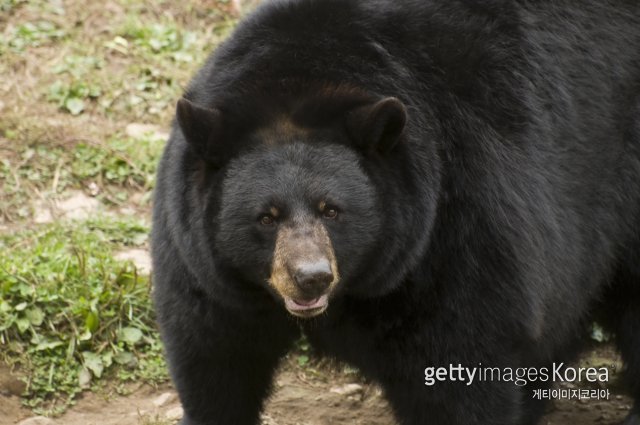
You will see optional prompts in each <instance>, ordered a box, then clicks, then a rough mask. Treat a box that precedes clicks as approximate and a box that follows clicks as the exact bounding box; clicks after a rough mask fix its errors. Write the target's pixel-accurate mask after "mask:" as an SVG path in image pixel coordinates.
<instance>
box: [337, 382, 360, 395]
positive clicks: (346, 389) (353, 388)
mask: <svg viewBox="0 0 640 425" xmlns="http://www.w3.org/2000/svg"><path fill="white" fill-rule="evenodd" d="M362 390H363V388H362V385H360V384H346V385H343V386H341V387H333V388H331V389H330V390H329V391H331V392H332V393H336V394H340V395H344V396H350V395H352V394H356V393H359V392H362Z"/></svg>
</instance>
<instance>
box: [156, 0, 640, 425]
mask: <svg viewBox="0 0 640 425" xmlns="http://www.w3.org/2000/svg"><path fill="white" fill-rule="evenodd" d="M388 97H392V98H396V99H398V100H399V101H400V102H402V104H400V106H399V107H396V106H393V107H392V108H391V109H389V110H387V109H384V110H383V112H384V113H380V117H381V119H382V120H384V123H385V124H384V125H382V124H380V123H379V120H368V121H367V119H368V118H366V117H367V116H368V117H370V116H371V115H366V114H365V115H366V116H365V115H362V113H361V112H358V111H362V110H363V109H359V108H365V109H364V110H366V108H367V105H374V104H375V103H376V102H379V101H384V100H383V99H385V98H388ZM185 98H186V99H188V100H189V101H190V102H191V103H190V104H189V103H184V101H183V103H182V106H181V108H183V110H182V111H181V109H179V110H178V112H179V118H180V119H181V120H182V121H184V122H182V121H181V122H180V125H178V124H177V123H176V124H175V125H174V128H173V132H172V135H171V138H170V140H169V144H168V146H167V148H166V152H165V155H164V157H163V159H162V163H161V166H160V171H159V175H158V183H157V189H156V198H155V205H154V229H153V260H154V282H155V299H156V307H157V311H158V320H159V323H160V326H161V330H162V335H163V338H164V342H165V344H166V351H167V357H168V360H169V364H170V366H171V371H172V374H173V377H174V380H175V384H176V386H177V389H178V391H179V393H180V397H181V400H182V402H183V405H184V408H185V418H184V419H183V422H182V423H183V424H184V425H196V424H198V425H204V424H229V425H231V424H233V425H243V424H257V423H258V414H259V411H260V409H261V406H262V403H263V400H264V399H265V397H266V396H267V395H268V393H269V388H270V385H271V379H272V375H273V373H274V371H275V369H276V367H277V365H278V362H279V359H280V358H281V357H282V356H283V355H284V354H285V353H286V352H287V350H288V349H289V348H290V346H291V344H292V343H293V342H294V341H295V340H296V338H298V337H299V334H300V328H302V329H303V330H304V331H305V332H306V334H307V336H308V338H309V340H310V341H311V343H312V344H313V345H314V346H315V347H316V348H317V349H318V350H319V351H320V352H322V353H325V354H327V355H329V356H334V357H336V358H339V359H342V360H345V361H347V362H349V363H352V364H353V365H355V366H357V367H358V368H359V369H360V370H361V371H362V372H363V373H364V374H365V375H367V376H369V377H371V378H373V379H375V380H377V381H378V382H380V383H381V385H382V386H383V388H384V390H385V393H386V395H387V397H388V399H389V401H390V402H391V405H392V407H393V410H394V412H395V414H396V417H397V418H398V421H399V422H400V423H402V424H416V425H421V424H434V425H445V424H446V425H462V424H465V425H470V424H482V425H489V424H535V423H537V420H538V419H539V416H540V415H541V412H542V410H543V409H542V407H541V406H540V405H539V404H538V403H535V402H533V400H532V397H531V390H532V389H533V388H530V387H526V388H524V389H523V388H520V387H516V386H514V385H513V384H512V383H504V382H502V383H500V382H492V383H491V382H490V383H482V384H480V383H478V384H474V385H471V386H465V385H461V384H459V383H455V382H448V383H446V382H445V383H438V385H435V386H434V387H426V386H425V385H424V381H423V370H424V368H425V367H427V366H430V365H434V366H440V365H448V364H450V363H453V364H457V363H461V364H463V365H466V366H475V365H477V364H478V363H479V362H482V364H483V365H490V366H494V367H514V368H515V367H542V366H548V365H549V364H551V363H552V362H554V361H556V362H559V361H568V360H569V361H570V360H571V359H572V358H573V356H574V355H575V354H577V352H578V350H579V348H580V345H581V342H582V340H583V336H584V334H585V332H584V331H585V329H586V327H587V326H588V325H589V323H590V322H591V320H593V318H594V317H596V316H598V317H601V320H602V321H603V323H606V324H607V325H608V326H609V329H610V330H611V331H612V332H613V333H614V334H615V335H616V337H617V342H618V346H619V348H620V351H621V353H622V356H623V358H624V361H625V365H626V374H627V375H626V376H627V378H628V382H629V388H630V391H631V393H632V395H633V396H634V397H635V399H636V400H639V399H640V5H638V3H636V2H634V1H623V0H610V1H599V0H580V1H578V0H575V1H563V2H556V1H550V0H548V1H544V0H543V1H499V0H495V1H492V0H483V1H462V0H441V1H436V0H430V1H425V0H413V1H410V0H407V1H394V0H371V1H364V0H299V1H269V2H265V5H264V6H263V7H260V8H259V9H258V11H257V12H256V13H254V14H252V15H250V16H249V17H248V18H247V19H245V20H244V21H243V22H242V23H241V24H240V25H239V27H238V28H237V29H236V31H235V32H234V34H233V35H232V36H231V37H230V38H229V39H228V40H227V41H226V42H225V43H224V44H223V45H222V46H221V47H219V48H218V50H217V52H216V53H215V54H214V55H213V56H212V57H211V58H210V59H209V61H208V62H207V63H206V64H205V66H204V67H203V68H202V69H201V71H200V72H199V73H198V75H197V76H196V78H195V79H194V80H193V82H192V83H191V85H190V87H189V89H188V90H187V92H186V94H185ZM391 102H393V101H391ZM185 105H186V106H185ZM190 105H193V106H194V107H195V105H198V106H197V108H200V109H197V110H196V113H192V112H193V110H191V109H188V108H189V107H190ZM402 105H404V108H405V109H403V108H402ZM184 108H187V109H184ZM385 108H386V107H385ZM398 108H399V109H398ZM376 113H377V112H376ZM405 113H406V119H407V120H406V125H405V122H404V121H403V114H405ZM283 116H284V117H287V119H290V120H291V121H292V122H293V124H295V126H296V127H301V128H304V129H305V131H304V132H302V133H300V134H298V133H296V132H290V133H288V132H284V133H278V134H279V135H278V136H277V140H275V141H274V140H270V141H267V140H265V139H264V138H261V137H260V134H262V133H260V131H259V130H260V129H261V128H265V127H269V126H270V124H272V123H275V122H277V121H278V120H279V119H281V118H282V117H283ZM359 116H362V117H363V118H361V119H360V121H358V117H359ZM181 117H182V118H181ZM190 117H210V118H211V122H209V123H208V124H206V123H202V122H199V123H198V122H196V123H195V124H194V123H193V122H192V121H193V119H192V118H190ZM354 117H355V118H354ZM190 120H192V121H190ZM345 120H346V121H345ZM352 120H356V122H355V124H354V123H353V122H352ZM386 120H388V121H386ZM190 125H191V126H190ZM363 127H364V128H363ZM354 129H356V131H355V133H356V134H354ZM359 129H360V130H359ZM203 132H207V134H202V133H203ZM185 134H186V136H187V137H188V138H189V140H186V139H185ZM212 134H213V135H215V137H213V136H212ZM397 139H399V141H397ZM396 142H397V143H396ZM207 143H209V144H212V146H206V145H207ZM363 144H364V146H363ZM371 144H374V145H375V146H382V147H383V148H384V149H371V146H369V145H371ZM202 145H205V146H202ZM387 151H388V152H387ZM210 152H216V155H215V158H216V160H215V161H212V160H210V158H209V157H208V155H209V153H210ZM322 196H329V197H332V198H333V199H334V202H335V203H336V204H339V205H338V206H339V207H340V206H341V207H342V210H341V211H340V214H341V215H340V216H339V219H338V220H335V221H332V222H330V223H327V224H326V227H327V231H328V232H329V235H330V238H331V240H332V243H333V246H334V249H335V253H336V257H337V261H338V267H339V269H340V273H341V277H342V279H341V281H340V283H339V284H338V290H337V291H336V293H335V294H333V295H332V298H331V301H330V305H329V308H328V310H327V311H326V313H325V314H323V315H322V316H320V317H317V318H313V319H309V320H305V321H300V322H297V321H296V320H294V319H293V318H292V317H291V316H290V315H289V313H287V311H286V310H285V308H284V306H283V303H282V300H281V298H279V297H278V295H277V294H276V293H274V291H273V290H272V288H270V287H269V285H268V284H266V279H267V278H268V277H269V267H270V264H271V260H272V254H273V243H274V237H273V235H272V234H269V233H268V232H265V230H264V229H261V228H258V227H256V226H257V225H256V221H255V220H256V217H258V215H259V214H260V212H261V211H262V210H261V208H264V205H266V204H273V203H277V204H278V207H279V208H282V210H283V211H286V213H285V214H288V215H287V216H286V217H289V218H290V219H291V220H294V218H293V217H298V216H305V217H307V218H308V219H311V218H309V217H311V216H312V211H311V210H310V207H309V205H311V203H313V202H315V201H316V200H317V199H319V197H322ZM314 219H315V218H314ZM638 409H639V407H638V405H637V404H636V408H635V412H636V414H635V416H630V418H629V420H628V421H629V424H631V425H638V424H639V423H640V421H639V420H638Z"/></svg>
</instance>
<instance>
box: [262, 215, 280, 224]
mask: <svg viewBox="0 0 640 425" xmlns="http://www.w3.org/2000/svg"><path fill="white" fill-rule="evenodd" d="M275 222H276V219H275V218H274V217H273V216H272V215H269V214H265V215H263V216H261V217H260V224H262V225H263V226H273V225H274V224H275Z"/></svg>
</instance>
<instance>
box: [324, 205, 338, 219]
mask: <svg viewBox="0 0 640 425" xmlns="http://www.w3.org/2000/svg"><path fill="white" fill-rule="evenodd" d="M322 216H323V217H324V218H327V219H329V220H333V219H335V218H336V217H338V210H337V209H335V208H332V207H325V209H324V210H322Z"/></svg>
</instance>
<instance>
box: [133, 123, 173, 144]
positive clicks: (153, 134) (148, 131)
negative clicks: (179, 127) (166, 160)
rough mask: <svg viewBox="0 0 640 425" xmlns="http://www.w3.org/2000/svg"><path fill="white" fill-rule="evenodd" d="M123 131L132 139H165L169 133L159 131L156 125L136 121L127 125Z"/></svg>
mask: <svg viewBox="0 0 640 425" xmlns="http://www.w3.org/2000/svg"><path fill="white" fill-rule="evenodd" d="M125 133H126V134H127V136H129V137H131V138H133V139H151V140H166V139H168V138H169V135H168V134H167V133H165V132H163V131H160V128H159V127H158V126H157V125H153V124H141V123H136V122H132V123H131V124H129V125H127V128H126V129H125Z"/></svg>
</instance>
